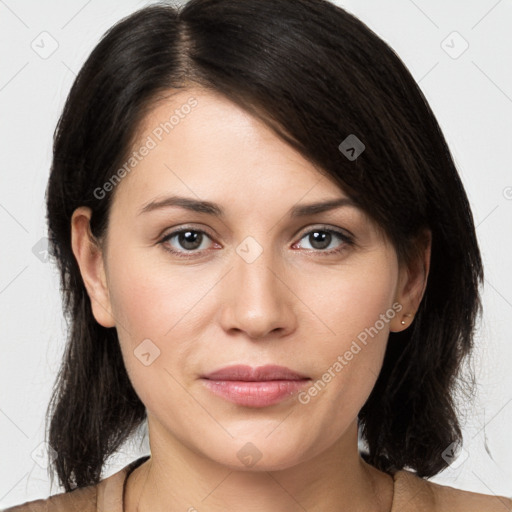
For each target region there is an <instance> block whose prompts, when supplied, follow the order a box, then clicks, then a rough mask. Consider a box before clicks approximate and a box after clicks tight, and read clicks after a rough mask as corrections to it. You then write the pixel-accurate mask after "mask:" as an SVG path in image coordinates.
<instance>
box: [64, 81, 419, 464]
mask: <svg viewBox="0 0 512 512" xmlns="http://www.w3.org/2000/svg"><path fill="white" fill-rule="evenodd" d="M191 98H194V100H191ZM187 104H188V105H193V108H190V109H188V108H182V107H183V106H184V105H187ZM176 109H178V110H179V111H180V112H181V115H178V116H177V118H179V121H178V122H176V119H174V122H175V124H174V125H173V127H172V129H169V125H167V130H168V133H166V131H165V130H163V129H162V126H165V125H164V123H165V122H166V121H169V118H170V116H171V115H172V114H173V113H174V111H175V110H176ZM185 112H187V113H185ZM159 128H160V129H159ZM150 139H151V141H153V142H151V141H150ZM160 139H161V140H160ZM144 144H146V147H150V149H149V150H148V151H139V156H141V153H147V154H146V155H145V156H143V157H142V156H141V158H140V160H137V163H136V165H134V166H133V168H131V170H130V172H129V173H126V175H125V176H124V177H123V179H122V180H121V182H120V183H119V184H117V185H116V188H115V195H114V199H113V204H112V209H111V214H110V218H109V226H108V233H107V238H106V241H105V242H106V245H105V246H104V247H103V252H102V253H101V254H100V255H99V256H97V257H96V258H93V257H92V256H91V257H90V258H89V257H88V256H86V254H87V251H85V250H84V249H83V247H85V245H81V242H80V240H82V239H81V238H80V236H81V235H80V233H81V232H80V227H79V215H78V214H79V211H77V212H75V214H76V215H75V216H74V220H73V230H74V231H73V233H74V234H73V238H74V242H73V244H74V250H75V254H76V255H77V258H78V259H79V261H80V267H81V271H82V275H83V277H84V281H85V282H86V286H87V289H88V292H89V295H90V296H91V303H92V307H93V312H94V315H95V317H96V319H97V321H98V322H99V323H100V324H102V325H104V326H106V327H111V326H115V327H116V329H117V332H118V336H119V342H120V346H121V350H122V354H123V358H124V362H125V365H126V369H127V371H128V374H129V377H130V379H131V381H132V383H133V386H134V388H135V390H136V392H137V394H138V395H139V397H140V399H141V400H142V402H143V403H144V405H145V406H146V408H147V411H148V417H149V428H150V436H151V435H154V439H155V440H156V439H158V441H159V442H161V443H165V442H168V443H170V444H175V445H180V446H182V447H186V448H187V449H189V450H191V451H192V452H194V453H196V454H200V455H202V456H205V457H207V458H208V459H210V460H212V461H215V462H218V463H221V464H224V465H227V466H230V467H236V468H241V467H242V468H243V466H244V464H245V465H247V460H248V459H247V458H246V455H248V456H249V458H251V457H252V459H256V458H258V459H259V461H258V468H260V469H281V468H286V467H290V466H292V465H295V464H298V463H300V462H301V461H305V460H307V459H310V458H311V457H313V456H315V455H318V454H320V453H321V452H323V451H325V450H327V449H328V448H329V447H330V446H332V445H333V444H334V443H336V442H337V441H338V440H340V439H341V438H342V437H343V435H344V434H345V433H346V432H347V431H348V429H349V428H351V427H352V426H353V425H354V423H355V421H356V419H357V414H358V412H359V410H360V409H361V407H362V406H363V404H364V402H365V401H366V399H367V397H368V395H369V394H370V392H371V390H372V388H373V386H374V384H375V381H376V379H377V376H378V374H379V371H380V368H381V365H382V361H383V357H384V353H385V349H386V343H387V338H388V335H389V332H390V330H400V328H405V327H403V326H401V325H400V320H401V319H402V318H403V315H404V313H406V312H407V311H408V310H410V306H411V304H410V303H409V302H408V301H409V293H410V291H411V290H412V289H413V288H412V287H411V282H410V281H408V280H407V279H408V277H407V275H408V274H407V272H405V271H404V270H403V269H401V268H400V267H399V265H398V261H397V256H396V253H395V251H394V249H393V247H392V245H391V244H390V243H389V241H388V240H387V239H386V238H385V237H384V236H383V235H382V233H381V232H380V231H379V229H378V227H377V226H376V225H375V224H374V223H373V222H372V221H371V220H370V219H369V218H368V217H367V216H366V215H365V214H364V212H363V211H361V210H360V209H358V208H357V207H356V206H355V205H353V204H351V202H350V200H349V198H348V196H347V195H346V194H345V193H344V192H343V190H341V189H340V188H339V186H338V185H336V184H335V183H334V182H331V181H330V180H329V179H327V178H326V177H324V176H322V175H321V174H320V173H319V172H318V171H317V170H316V169H315V168H314V166H313V165H312V164H311V163H309V162H308V161H306V160H305V159H304V158H303V157H302V156H301V155H300V154H298V153H297V152H296V151H295V150H294V149H292V148H290V147H289V146H288V145H286V144H285V143H284V142H283V141H281V140H280V139H278V138H277V137H276V136H275V134H274V133H273V132H271V131H270V129H269V128H267V127H266V126H265V125H264V124H262V123H261V122H260V121H258V120H256V119H255V118H254V117H252V116H250V115H249V114H247V113H246V112H244V111H243V110H241V109H240V108H238V107H237V106H235V105H234V104H232V103H230V102H229V101H228V100H226V99H224V98H223V97H221V96H217V95H214V94H213V93H211V92H205V91H202V90H199V89H187V90H181V91H180V92H179V93H178V94H176V95H174V96H173V97H172V98H170V99H169V100H166V101H165V102H163V103H161V104H159V105H158V106H157V107H156V108H155V109H154V110H153V111H152V112H151V113H150V114H149V115H148V117H147V118H146V119H145V121H144V123H143V126H142V127H141V132H140V136H139V137H138V141H137V143H136V144H135V146H134V149H140V148H141V146H143V145H144ZM132 163H133V162H132ZM171 196H173V197H175V198H176V197H181V198H186V199H187V200H188V201H189V203H188V204H189V205H191V204H192V202H199V201H203V202H204V201H207V202H208V203H214V205H216V207H215V208H213V209H212V208H206V207H202V208H200V209H196V210H194V209H191V208H192V207H190V208H186V207H184V206H183V205H184V204H185V203H183V202H182V203H181V204H182V205H181V206H179V205H176V204H170V203H171V202H169V203H168V204H167V205H166V206H161V207H158V206H155V203H156V202H160V201H165V200H166V199H167V198H169V197H171ZM337 200H342V201H341V204H340V205H339V206H337V207H335V208H331V209H328V210H326V211H323V212H318V211H317V212H316V213H315V212H311V211H310V212H308V211H302V212H301V211H300V208H302V207H304V206H306V205H310V204H312V203H324V202H330V201H337ZM148 205H153V206H148ZM80 211H81V212H82V213H83V212H85V211H86V210H83V209H81V210H80ZM82 218H84V217H82ZM180 231H181V233H180ZM87 258H89V259H87ZM408 308H409V309H408ZM400 311H401V313H400ZM231 365H247V366H249V367H261V366H265V365H279V366H283V367H286V368H288V369H290V370H291V371H293V372H296V373H297V374H299V376H302V377H303V378H302V379H299V380H297V376H293V377H292V380H290V376H286V375H282V374H274V376H273V377H272V374H267V375H266V377H265V376H261V375H260V376H258V375H253V378H254V379H256V380H262V379H264V378H267V379H271V380H272V382H266V383H262V382H252V384H247V383H240V382H239V383H236V382H235V383H234V382H233V380H232V381H231V382H229V381H227V380H226V379H229V378H232V379H235V381H236V380H240V379H242V378H243V376H240V375H239V376H238V377H236V376H235V377H233V376H231V377H219V378H217V379H215V378H212V379H205V378H204V376H206V375H208V374H211V372H214V371H216V370H219V369H221V368H224V367H226V366H231ZM294 379H295V380H294ZM155 442H156V441H155ZM247 443H252V444H247Z"/></svg>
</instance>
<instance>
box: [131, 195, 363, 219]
mask: <svg viewBox="0 0 512 512" xmlns="http://www.w3.org/2000/svg"><path fill="white" fill-rule="evenodd" d="M172 206H178V207H180V208H184V209H186V210H190V211H193V212H197V213H205V214H207V215H213V216H215V217H221V218H224V216H225V213H224V210H223V209H222V207H220V206H219V205H218V204H216V203H212V202H210V201H200V200H197V199H193V198H189V197H182V196H169V197H165V198H163V199H160V200H155V201H151V202H149V203H147V204H146V205H144V206H143V207H142V208H141V209H140V210H139V212H138V214H137V215H141V214H143V213H147V212H151V211H154V210H158V209H160V208H168V207H172ZM342 206H352V207H357V205H356V203H355V202H354V201H352V199H350V198H348V197H340V198H336V199H330V200H328V201H322V202H318V203H310V204H299V205H296V206H293V207H292V208H291V210H290V217H292V218H295V217H306V216H308V215H315V214H318V213H322V212H325V211H329V210H334V209H335V208H340V207H342Z"/></svg>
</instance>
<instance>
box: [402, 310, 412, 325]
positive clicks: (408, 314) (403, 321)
mask: <svg viewBox="0 0 512 512" xmlns="http://www.w3.org/2000/svg"><path fill="white" fill-rule="evenodd" d="M405 316H412V313H406V314H405ZM400 323H401V324H402V325H405V324H406V322H405V320H403V319H402V321H401V322H400Z"/></svg>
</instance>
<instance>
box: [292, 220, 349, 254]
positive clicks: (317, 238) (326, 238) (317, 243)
mask: <svg viewBox="0 0 512 512" xmlns="http://www.w3.org/2000/svg"><path fill="white" fill-rule="evenodd" d="M336 238H337V239H338V240H341V241H342V243H341V244H338V246H337V247H336V244H335V247H334V248H331V249H329V250H326V249H328V248H329V246H330V245H331V243H332V242H333V241H334V242H335V240H336ZM303 239H307V240H308V242H309V244H310V245H311V246H312V247H311V249H312V250H313V251H319V252H321V253H323V254H333V253H338V252H341V251H343V250H344V249H346V247H347V246H348V245H353V244H354V241H353V239H352V238H351V237H350V236H348V235H346V234H345V233H342V232H341V231H338V230H335V229H332V228H327V227H325V226H322V227H320V228H315V229H313V230H310V231H308V232H306V233H305V234H304V235H303V236H302V238H301V240H303ZM295 245H296V244H295ZM306 249H308V247H306Z"/></svg>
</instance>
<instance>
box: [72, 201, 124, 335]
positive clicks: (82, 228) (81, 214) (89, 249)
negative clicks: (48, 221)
mask: <svg viewBox="0 0 512 512" xmlns="http://www.w3.org/2000/svg"><path fill="white" fill-rule="evenodd" d="M91 216H92V212H91V209H90V208H88V207H85V206H80V207H79V208H77V209H76V210H75V211H74V212H73V215H72V217H71V247H72V249H73V253H74V255H75V258H76V260H77V262H78V266H79V267H80V273H81V274H82V279H83V281H84V285H85V288H86V290H87V293H88V295H89V298H90V299H91V308H92V312H93V315H94V318H95V319H96V321H97V322H98V323H99V324H100V325H102V326H103V327H114V326H115V321H114V317H113V315H112V307H111V304H110V296H109V291H108V286H107V279H106V273H105V265H104V261H103V252H102V249H101V247H100V244H99V243H98V241H97V239H96V238H95V237H94V235H93V234H92V232H91V226H90V220H91Z"/></svg>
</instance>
